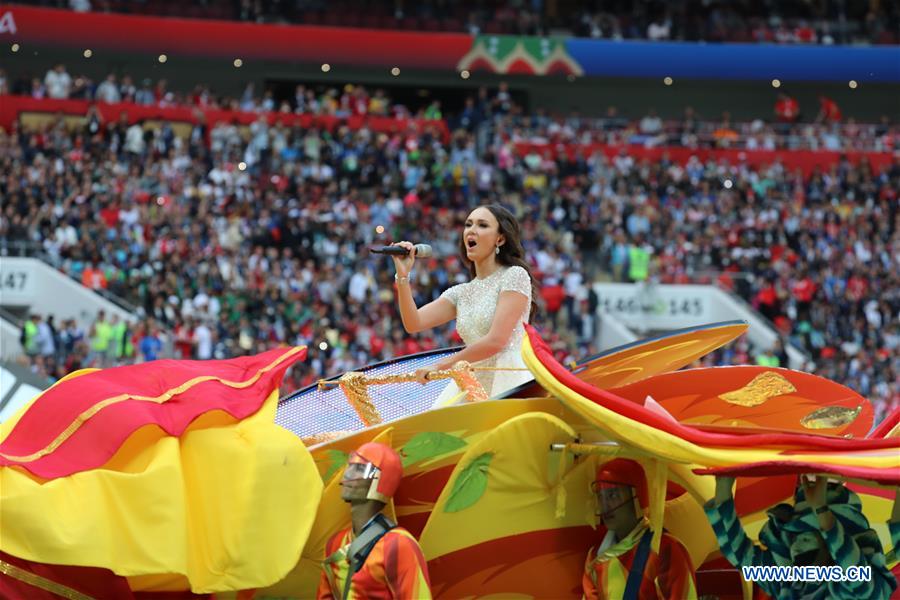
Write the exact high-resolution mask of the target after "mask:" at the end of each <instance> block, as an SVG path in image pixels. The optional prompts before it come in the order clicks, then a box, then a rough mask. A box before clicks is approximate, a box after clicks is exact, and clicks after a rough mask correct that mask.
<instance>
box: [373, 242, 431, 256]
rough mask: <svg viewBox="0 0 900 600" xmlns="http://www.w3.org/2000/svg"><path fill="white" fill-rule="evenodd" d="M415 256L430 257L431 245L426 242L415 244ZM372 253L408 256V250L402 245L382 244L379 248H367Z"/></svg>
mask: <svg viewBox="0 0 900 600" xmlns="http://www.w3.org/2000/svg"><path fill="white" fill-rule="evenodd" d="M415 249H416V258H430V257H431V255H432V251H431V246H429V245H428V244H416V245H415ZM369 252H371V253H372V254H384V255H386V256H409V251H408V250H407V249H406V248H404V247H402V246H382V247H381V248H369Z"/></svg>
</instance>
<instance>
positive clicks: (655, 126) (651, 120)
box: [641, 108, 663, 135]
mask: <svg viewBox="0 0 900 600" xmlns="http://www.w3.org/2000/svg"><path fill="white" fill-rule="evenodd" d="M662 128H663V122H662V119H660V118H659V116H657V114H656V111H655V110H653V109H652V108H651V109H650V112H649V113H648V114H647V116H646V117H644V118H643V119H641V133H643V134H646V135H656V134H658V133H659V132H661V131H662Z"/></svg>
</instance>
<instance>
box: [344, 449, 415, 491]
mask: <svg viewBox="0 0 900 600" xmlns="http://www.w3.org/2000/svg"><path fill="white" fill-rule="evenodd" d="M347 462H348V464H351V465H353V464H362V465H371V467H372V469H371V470H370V471H368V472H367V473H366V474H365V475H364V478H365V479H371V480H372V485H371V487H370V488H369V493H368V494H367V495H366V498H368V499H369V500H378V501H380V502H384V503H385V504H386V503H387V502H388V500H390V499H391V498H392V497H393V496H394V493H395V492H396V491H397V487H399V485H400V479H401V478H402V477H403V462H402V461H401V460H400V455H399V454H397V451H396V450H394V449H393V448H391V447H390V446H388V445H386V444H380V443H378V442H369V443H367V444H363V445H362V446H360V447H359V448H357V449H356V451H354V452H352V453H351V454H350V459H349V460H348V461H347Z"/></svg>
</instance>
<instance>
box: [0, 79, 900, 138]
mask: <svg viewBox="0 0 900 600" xmlns="http://www.w3.org/2000/svg"><path fill="white" fill-rule="evenodd" d="M10 79H11V78H10V77H8V76H7V75H6V74H5V72H4V70H3V69H2V68H0V95H2V94H3V93H13V94H17V95H27V96H31V97H32V98H37V99H40V98H53V99H80V100H91V101H95V102H97V103H118V102H125V103H134V104H136V105H139V106H159V107H197V108H212V109H219V108H220V109H227V110H233V111H241V112H253V113H280V114H291V113H292V114H300V113H303V114H314V115H331V116H338V117H346V116H350V115H375V116H392V117H396V118H419V119H441V118H444V116H445V115H444V113H443V111H442V107H441V102H440V100H436V99H430V100H427V101H425V102H422V103H421V104H420V105H418V106H415V107H406V106H404V105H402V104H399V103H396V102H394V101H393V100H392V99H391V98H390V96H389V95H388V93H386V92H385V90H384V89H381V88H378V89H374V90H370V89H367V88H366V87H365V86H362V85H353V84H347V85H345V86H343V87H338V86H323V85H319V86H311V85H310V86H307V85H297V86H296V88H295V90H294V93H293V96H292V97H287V98H286V97H281V96H279V97H276V95H275V93H274V91H273V90H272V89H270V88H267V89H264V90H262V91H261V93H260V92H259V91H257V90H256V88H255V86H254V84H253V83H252V82H251V83H247V84H246V86H245V87H244V92H243V93H242V94H241V96H240V97H229V96H224V95H218V94H215V93H213V92H212V91H211V90H210V89H209V86H207V85H204V84H202V83H200V84H197V85H196V86H195V87H194V89H193V90H192V91H191V92H189V93H182V92H180V91H177V90H174V89H170V87H169V84H168V82H167V81H166V80H165V79H159V80H157V81H153V80H151V79H144V80H143V81H142V82H141V85H140V87H137V86H135V84H134V81H133V79H132V77H131V76H129V75H127V74H124V75H117V74H115V73H111V74H109V75H107V76H106V77H105V78H104V79H103V80H102V81H101V82H99V83H98V82H94V81H92V80H91V79H90V78H89V77H87V76H84V75H79V76H76V77H72V76H71V75H70V74H69V73H68V70H67V68H66V66H65V65H63V64H58V65H55V66H54V67H53V68H51V69H49V70H48V71H47V72H46V74H45V75H44V77H43V78H39V77H18V78H17V79H15V80H13V81H10ZM819 104H820V106H819V109H818V112H816V111H813V110H810V109H809V108H808V107H801V106H800V105H799V103H798V102H797V101H796V100H795V99H794V98H792V97H791V96H789V95H788V94H786V93H783V92H782V93H779V94H778V97H777V99H776V101H775V103H774V108H773V111H772V117H773V118H772V119H770V120H768V121H764V120H762V119H756V120H753V121H749V122H736V121H735V120H733V119H732V118H731V115H730V114H729V113H728V112H725V113H723V114H722V115H720V116H719V117H718V118H710V117H709V116H706V117H704V116H702V115H700V114H698V113H697V111H695V110H694V109H693V108H692V107H686V108H685V109H684V111H683V114H682V115H681V116H680V118H678V119H663V118H662V117H661V116H660V115H658V114H657V113H656V111H654V110H652V109H651V110H650V111H649V112H648V113H647V114H645V115H628V116H626V115H623V114H620V113H619V111H618V109H617V108H616V107H614V106H611V107H609V108H608V109H607V111H606V114H605V116H604V117H603V118H599V119H588V118H584V117H580V116H578V115H572V116H569V117H558V116H551V115H548V114H546V113H545V112H543V111H541V110H539V109H538V110H535V111H533V112H531V113H529V114H525V113H523V111H522V109H521V107H519V106H518V105H517V104H515V103H514V102H513V101H512V96H511V94H510V92H509V88H508V87H507V86H506V85H505V84H501V87H500V89H499V90H497V92H496V93H494V94H493V95H489V93H488V90H487V88H481V89H480V90H479V92H478V94H477V95H476V96H473V97H470V98H468V99H467V100H466V102H465V104H464V106H463V107H462V109H461V110H460V111H459V112H458V113H457V114H454V115H447V116H448V120H449V122H450V125H451V126H452V127H453V128H461V129H466V130H468V131H470V132H475V131H476V129H477V127H478V126H479V125H480V124H482V123H484V122H485V121H486V120H488V119H489V117H490V120H491V121H492V130H493V131H495V132H496V133H497V134H498V135H502V136H504V137H505V138H507V139H509V140H511V141H513V142H514V143H529V144H551V145H556V144H579V145H586V146H589V145H591V144H606V145H640V146H644V147H655V146H681V147H688V148H734V149H742V150H786V149H787V150H829V151H840V152H847V151H874V152H890V151H892V150H894V149H895V148H897V147H900V126H898V125H897V124H895V123H892V122H891V121H890V119H889V118H888V117H887V116H884V117H882V118H881V120H880V122H878V123H868V124H863V123H857V122H856V120H855V119H854V118H853V117H849V118H847V119H844V118H843V115H842V112H841V110H840V107H839V106H838V105H837V103H835V102H834V101H833V100H831V99H829V98H827V97H825V96H821V97H820V99H819ZM801 116H805V117H806V118H805V119H802V118H801Z"/></svg>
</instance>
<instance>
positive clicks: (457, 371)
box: [319, 361, 527, 427]
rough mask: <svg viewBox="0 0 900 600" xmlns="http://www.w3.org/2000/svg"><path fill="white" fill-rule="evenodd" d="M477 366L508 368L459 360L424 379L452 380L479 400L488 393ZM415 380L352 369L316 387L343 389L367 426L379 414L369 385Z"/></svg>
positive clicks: (405, 375)
mask: <svg viewBox="0 0 900 600" xmlns="http://www.w3.org/2000/svg"><path fill="white" fill-rule="evenodd" d="M476 369H477V370H497V371H500V370H507V369H505V368H502V367H474V368H473V367H472V366H471V365H469V363H467V362H465V361H460V362H458V363H456V364H455V365H454V366H453V368H452V369H447V370H443V371H431V372H430V373H428V377H427V378H428V379H429V380H436V379H452V380H453V381H455V382H456V385H457V386H458V387H459V389H460V390H463V391H464V392H465V394H466V401H467V402H481V401H482V400H487V399H488V395H487V392H485V391H484V388H483V387H482V385H481V383H480V382H479V381H478V378H477V377H475V373H474V371H475V370H476ZM509 370H513V369H509ZM515 370H519V369H515ZM525 370H527V369H525ZM415 381H418V378H417V377H416V374H415V373H402V374H398V375H366V374H365V373H359V372H355V371H351V372H349V373H344V374H343V375H342V376H341V378H340V379H338V381H337V382H334V381H325V380H320V381H319V390H327V389H333V388H334V387H340V388H341V390H342V391H343V392H344V395H345V396H346V397H347V401H348V402H349V403H350V405H351V406H352V407H353V410H355V411H356V414H357V415H358V416H359V418H360V420H361V421H362V422H363V424H365V425H366V427H369V426H371V425H377V424H379V423H381V415H380V414H378V410H377V409H376V408H375V405H374V404H373V403H372V400H371V398H369V386H371V385H385V384H392V383H394V384H395V383H411V382H415Z"/></svg>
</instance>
